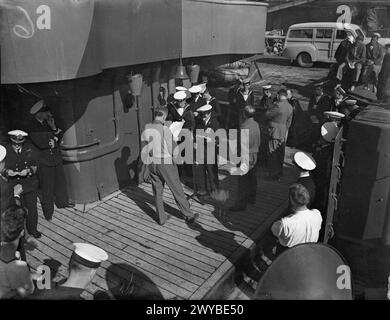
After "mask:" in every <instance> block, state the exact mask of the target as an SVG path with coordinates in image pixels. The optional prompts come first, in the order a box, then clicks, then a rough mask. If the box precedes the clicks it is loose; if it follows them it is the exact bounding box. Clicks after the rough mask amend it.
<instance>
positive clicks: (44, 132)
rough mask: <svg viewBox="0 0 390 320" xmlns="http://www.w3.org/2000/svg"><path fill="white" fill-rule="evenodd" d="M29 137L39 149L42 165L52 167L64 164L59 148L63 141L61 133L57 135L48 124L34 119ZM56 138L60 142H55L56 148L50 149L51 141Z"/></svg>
mask: <svg viewBox="0 0 390 320" xmlns="http://www.w3.org/2000/svg"><path fill="white" fill-rule="evenodd" d="M29 136H30V139H31V141H32V143H33V144H34V146H35V147H36V148H37V149H38V154H39V163H40V164H43V165H45V166H49V167H52V166H56V165H58V164H60V163H61V162H62V157H61V150H60V148H59V143H60V141H61V139H62V134H61V133H60V134H58V135H55V133H54V132H53V130H52V129H51V128H50V127H49V125H48V124H47V123H46V122H43V123H40V122H39V121H38V120H36V119H34V120H33V121H32V125H31V127H30V130H29ZM55 137H56V138H57V139H58V141H55V148H53V149H50V146H49V141H50V139H53V140H55V139H54V138H55Z"/></svg>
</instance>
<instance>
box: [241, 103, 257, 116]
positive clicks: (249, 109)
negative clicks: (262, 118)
mask: <svg viewBox="0 0 390 320" xmlns="http://www.w3.org/2000/svg"><path fill="white" fill-rule="evenodd" d="M255 113H256V109H255V108H254V107H253V106H251V105H246V106H245V107H244V116H245V118H246V119H250V118H254V116H255Z"/></svg>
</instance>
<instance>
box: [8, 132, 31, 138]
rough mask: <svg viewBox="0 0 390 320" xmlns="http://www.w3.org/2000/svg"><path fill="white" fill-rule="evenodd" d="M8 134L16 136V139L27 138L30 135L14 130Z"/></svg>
mask: <svg viewBox="0 0 390 320" xmlns="http://www.w3.org/2000/svg"><path fill="white" fill-rule="evenodd" d="M8 134H9V135H10V136H15V137H19V136H21V137H27V136H28V133H27V132H24V131H22V130H12V131H8Z"/></svg>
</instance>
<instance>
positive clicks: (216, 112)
mask: <svg viewBox="0 0 390 320" xmlns="http://www.w3.org/2000/svg"><path fill="white" fill-rule="evenodd" d="M202 95H203V98H204V99H205V100H206V103H207V104H209V105H211V106H212V113H213V117H214V118H216V119H217V120H218V122H219V124H222V123H223V122H224V121H223V115H222V110H221V106H220V104H219V102H218V101H217V99H216V98H215V97H213V96H212V95H211V93H210V91H209V89H208V88H207V87H206V86H205V87H204V90H202Z"/></svg>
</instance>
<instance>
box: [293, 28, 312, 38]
mask: <svg viewBox="0 0 390 320" xmlns="http://www.w3.org/2000/svg"><path fill="white" fill-rule="evenodd" d="M288 37H289V38H301V39H302V38H304V39H311V38H313V29H292V30H290V32H289V34H288Z"/></svg>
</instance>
